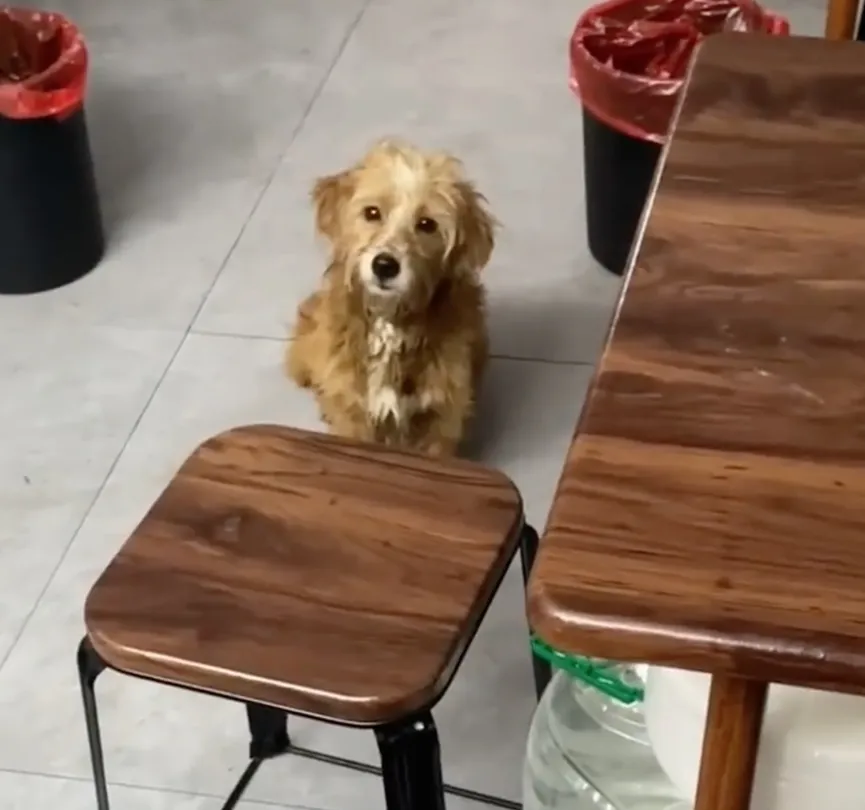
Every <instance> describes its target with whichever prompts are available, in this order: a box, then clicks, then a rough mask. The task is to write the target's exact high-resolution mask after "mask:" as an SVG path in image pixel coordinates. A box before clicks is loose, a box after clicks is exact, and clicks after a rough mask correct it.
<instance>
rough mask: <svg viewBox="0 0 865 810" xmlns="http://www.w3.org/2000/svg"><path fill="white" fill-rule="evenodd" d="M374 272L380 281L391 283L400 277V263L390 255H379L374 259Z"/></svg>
mask: <svg viewBox="0 0 865 810" xmlns="http://www.w3.org/2000/svg"><path fill="white" fill-rule="evenodd" d="M372 272H373V273H374V274H375V277H376V278H377V279H378V280H379V281H390V280H391V279H392V278H396V277H397V275H399V262H398V261H397V260H396V259H395V258H394V257H393V256H391V255H390V253H379V254H377V255H376V256H374V257H373V260H372Z"/></svg>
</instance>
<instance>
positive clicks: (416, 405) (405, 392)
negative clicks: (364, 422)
mask: <svg viewBox="0 0 865 810" xmlns="http://www.w3.org/2000/svg"><path fill="white" fill-rule="evenodd" d="M408 348H409V346H408V341H407V336H406V334H405V333H404V332H403V331H402V330H400V329H399V328H397V327H396V326H394V324H392V323H391V322H390V321H388V320H386V319H385V318H376V319H375V320H374V321H373V322H372V324H371V325H370V328H369V332H368V334H367V377H366V384H367V390H366V394H367V412H368V414H369V417H370V419H371V420H372V421H373V422H376V423H383V422H386V421H388V420H389V419H393V421H394V422H395V423H396V424H397V425H398V426H405V425H407V424H408V422H409V421H410V420H411V417H412V416H413V415H414V414H415V413H417V412H418V411H421V410H423V408H424V407H425V405H424V402H423V396H418V392H417V391H416V389H415V385H414V382H413V381H412V380H411V378H410V377H409V376H408V374H407V369H406V363H407V361H408V357H407V350H408Z"/></svg>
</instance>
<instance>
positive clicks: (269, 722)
mask: <svg viewBox="0 0 865 810" xmlns="http://www.w3.org/2000/svg"><path fill="white" fill-rule="evenodd" d="M246 717H247V720H248V721H249V735H250V739H249V758H250V759H270V757H276V756H279V755H280V754H284V753H285V752H286V751H288V749H289V747H290V746H291V741H290V740H289V738H288V713H287V712H284V711H283V710H282V709H274V708H272V707H271V706H262V705H261V704H260V703H247V704H246Z"/></svg>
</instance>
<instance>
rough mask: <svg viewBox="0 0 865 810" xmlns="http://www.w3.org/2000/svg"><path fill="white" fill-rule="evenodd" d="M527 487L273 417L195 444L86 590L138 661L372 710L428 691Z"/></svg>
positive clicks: (503, 552)
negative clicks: (273, 421) (277, 422)
mask: <svg viewBox="0 0 865 810" xmlns="http://www.w3.org/2000/svg"><path fill="white" fill-rule="evenodd" d="M521 525H522V506H521V502H520V496H519V494H518V492H517V491H516V489H515V487H514V485H513V484H512V483H511V481H510V480H509V479H508V478H506V477H505V476H504V475H502V474H500V473H497V472H493V471H490V470H487V469H485V468H483V467H481V466H479V465H476V464H471V463H468V462H462V461H447V462H445V461H436V460H432V459H429V458H424V457H421V456H418V455H412V454H407V453H401V452H397V451H391V450H385V449H382V448H375V447H372V446H362V445H356V444H353V443H350V442H347V441H344V440H340V439H336V438H332V437H327V436H323V435H319V434H315V433H305V432H302V431H296V430H291V429H288V428H280V427H273V426H256V427H247V428H240V429H237V430H233V431H230V432H228V433H225V434H223V435H221V436H218V437H216V438H213V439H211V440H209V441H207V442H205V443H204V444H203V445H202V446H201V447H200V448H199V449H198V450H197V451H196V452H195V453H194V454H193V455H192V456H191V457H190V459H189V460H188V461H187V462H186V463H185V464H184V465H183V467H182V468H181V470H180V471H179V472H178V474H177V475H176V477H175V478H174V479H173V481H172V482H171V483H170V485H169V486H168V488H167V489H166V490H165V492H164V493H163V494H162V496H161V497H160V498H159V500H158V501H157V502H156V504H155V505H154V506H153V508H152V509H151V510H150V512H149V513H148V515H147V516H146V517H145V518H144V520H143V521H142V523H141V524H140V525H139V526H138V528H137V529H136V530H135V532H134V533H133V534H132V536H131V537H130V538H129V540H128V541H127V542H126V544H125V545H124V546H123V548H122V550H121V551H120V552H119V554H118V555H117V557H116V558H115V559H114V560H113V562H112V563H111V564H110V565H109V567H108V568H107V569H106V571H105V572H104V573H103V575H102V576H101V578H100V579H99V580H98V582H97V583H96V585H95V586H94V588H93V590H92V591H91V593H90V595H89V597H88V599H87V605H86V610H85V617H86V624H87V631H88V634H89V636H90V638H91V640H92V643H93V645H94V647H95V648H96V650H97V651H98V652H99V653H100V655H102V656H103V657H104V658H105V660H106V661H107V662H108V663H109V665H110V666H112V667H114V668H116V669H119V670H121V671H124V672H128V673H130V674H135V675H140V676H143V677H149V678H153V679H156V680H163V681H167V682H170V683H174V684H180V685H184V686H191V687H194V688H198V689H203V690H206V691H210V692H214V693H217V694H223V695H228V696H233V697H238V698H241V699H245V700H252V701H257V702H261V703H266V704H271V705H276V706H279V707H282V708H286V709H291V710H294V711H296V712H299V713H305V714H309V715H312V716H319V717H326V718H330V719H335V720H338V721H342V722H346V723H351V724H357V725H372V724H379V723H385V722H390V721H393V720H396V719H399V718H402V717H404V716H406V715H407V714H409V713H411V712H413V711H415V710H418V709H422V708H425V707H427V706H429V705H431V704H432V703H434V702H435V701H436V700H437V699H438V698H439V697H440V696H441V693H442V692H443V690H444V688H445V687H446V685H447V683H448V681H449V679H450V677H451V676H452V675H453V673H454V670H455V667H456V666H457V664H458V662H459V659H460V657H461V655H462V653H463V652H464V650H465V648H466V645H467V644H468V643H469V641H470V640H471V638H472V636H473V634H474V632H475V630H476V629H477V627H478V625H479V623H480V620H481V618H482V615H483V612H484V610H485V609H486V607H487V605H488V604H489V602H490V600H491V599H492V596H493V594H494V592H495V589H496V587H497V586H498V583H499V582H500V580H501V578H502V576H503V575H504V572H505V570H506V568H507V565H508V562H509V561H510V560H511V558H512V557H513V554H514V551H515V549H516V546H517V542H518V537H519V531H520V528H521Z"/></svg>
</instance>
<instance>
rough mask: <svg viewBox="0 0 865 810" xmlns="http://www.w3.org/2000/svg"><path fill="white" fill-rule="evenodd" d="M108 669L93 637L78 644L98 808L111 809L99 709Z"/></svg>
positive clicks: (79, 672)
mask: <svg viewBox="0 0 865 810" xmlns="http://www.w3.org/2000/svg"><path fill="white" fill-rule="evenodd" d="M104 670H105V663H104V662H103V661H102V659H101V658H100V657H99V654H98V653H97V652H96V650H94V649H93V645H92V644H91V643H90V640H89V639H87V638H85V639H84V640H83V641H82V642H81V644H80V645H79V647H78V680H79V682H80V684H81V697H82V698H83V700H84V717H85V720H86V721H87V740H88V742H89V744H90V761H91V763H92V766H93V783H94V785H95V787H96V807H97V810H109V804H108V782H107V781H106V779H105V759H104V757H103V755H102V737H101V735H100V733H99V716H98V714H97V712H96V689H95V686H96V679H97V678H98V677H99V676H100V675H101V674H102V672H103V671H104Z"/></svg>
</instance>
